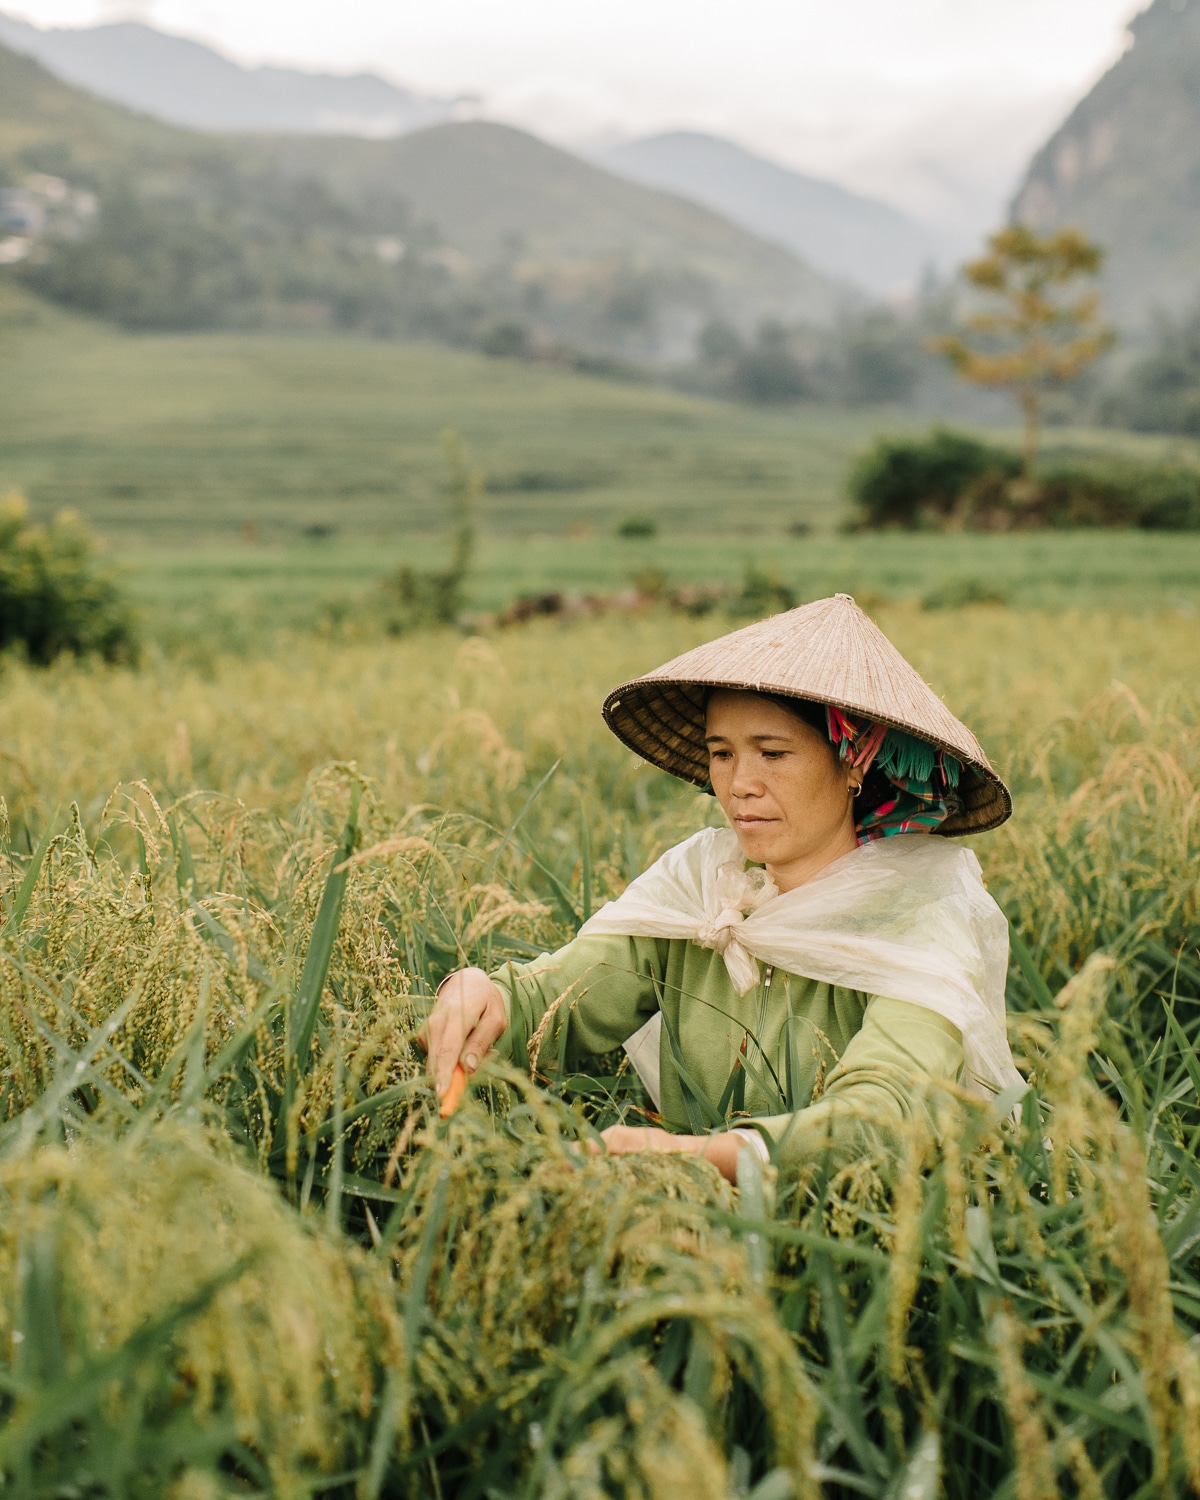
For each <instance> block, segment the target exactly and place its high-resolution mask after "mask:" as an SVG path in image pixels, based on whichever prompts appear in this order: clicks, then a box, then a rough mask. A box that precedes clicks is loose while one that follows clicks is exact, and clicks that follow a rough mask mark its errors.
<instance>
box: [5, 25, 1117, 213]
mask: <svg viewBox="0 0 1200 1500" xmlns="http://www.w3.org/2000/svg"><path fill="white" fill-rule="evenodd" d="M0 8H3V9H4V10H6V11H8V12H9V13H10V14H14V15H20V16H22V17H23V18H24V19H27V20H30V21H33V22H35V23H36V24H38V25H42V26H46V25H87V24H94V23H95V22H97V21H101V20H113V19H119V18H128V17H137V18H139V19H142V20H146V21H149V22H151V23H152V24H154V25H156V26H158V27H160V28H162V29H163V30H167V31H174V32H178V33H180V34H183V35H188V36H193V37H196V38H197V39H200V40H204V41H207V42H210V43H213V44H215V45H217V46H219V47H221V48H222V50H224V51H226V52H227V53H229V54H230V55H232V56H234V57H236V58H238V59H239V60H240V61H243V62H247V63H254V62H263V61H269V62H278V63H286V64H291V65H294V66H300V67H306V68H321V69H333V70H338V71H343V70H352V69H360V68H362V69H368V70H371V71H375V72H380V73H383V74H385V75H386V76H389V77H391V78H394V79H396V80H398V81H400V82H403V83H406V84H409V85H412V86H415V87H417V88H419V89H421V90H425V91H434V92H439V93H447V92H448V93H455V94H457V93H460V92H468V93H474V94H478V95H480V96H481V98H482V101H483V108H484V110H485V112H486V113H488V114H489V115H492V116H495V117H499V118H503V119H508V120H511V121H513V122H514V123H518V124H524V125H527V126H529V127H531V128H533V129H536V130H538V131H540V132H541V133H543V134H546V135H549V136H551V137H552V138H555V139H558V140H561V141H564V142H569V143H572V144H580V143H586V142H589V141H599V140H603V139H611V138H616V137H621V136H630V135H636V134H645V133H648V132H650V131H656V130H663V129H670V128H676V127H692V128H699V129H706V130H711V131H714V132H716V133H719V134H724V135H729V136H732V137H734V138H735V139H738V140H740V141H742V142H743V143H744V144H747V145H749V146H752V147H757V148H758V149H760V150H764V151H767V152H769V153H770V154H771V155H773V156H775V157H777V158H778V159H781V160H783V161H785V162H787V163H789V164H790V165H792V166H796V167H799V168H802V169H805V170H808V171H812V172H816V173H819V174H821V175H824V176H829V177H833V178H835V179H837V180H840V181H842V182H845V183H847V184H848V185H851V186H857V187H860V188H862V189H864V190H866V191H870V192H875V193H879V194H881V195H882V196H884V197H887V198H890V199H892V200H893V201H896V202H898V203H900V204H902V205H903V206H906V207H908V208H910V209H911V210H913V211H914V212H919V213H920V214H921V215H922V216H923V217H925V218H927V219H935V220H936V219H937V218H939V217H943V218H946V219H947V222H949V220H950V219H952V218H963V217H964V216H965V218H967V219H970V218H973V217H976V218H979V219H980V220H981V222H987V221H988V220H989V219H990V218H991V217H992V216H993V215H994V213H995V211H996V209H997V207H998V204H999V201H1000V200H1002V198H1003V197H1004V195H1005V194H1007V193H1008V192H1009V191H1011V188H1012V186H1013V184H1014V178H1015V176H1016V175H1017V174H1018V173H1019V171H1020V168H1021V166H1022V165H1023V163H1024V161H1025V160H1026V159H1027V158H1028V154H1029V152H1030V151H1031V150H1032V149H1033V148H1034V147H1035V146H1036V145H1037V144H1039V143H1040V141H1041V140H1042V139H1043V138H1044V137H1045V135H1046V134H1047V132H1048V131H1049V130H1050V129H1051V128H1052V127H1053V125H1054V124H1055V123H1057V121H1058V119H1060V118H1061V116H1062V115H1063V113H1065V111H1066V109H1067V108H1068V107H1069V106H1070V104H1071V103H1072V102H1073V101H1074V100H1075V99H1076V98H1078V97H1079V96H1080V95H1081V94H1082V93H1083V92H1084V91H1085V90H1086V89H1087V87H1088V86H1089V85H1090V84H1091V83H1092V82H1093V80H1094V79H1095V78H1097V77H1098V76H1099V75H1100V73H1101V72H1103V71H1104V69H1105V68H1106V67H1108V66H1109V65H1110V64H1111V63H1112V62H1113V61H1114V60H1115V58H1116V57H1118V56H1119V55H1120V51H1121V48H1122V45H1123V35H1124V24H1125V22H1126V21H1127V20H1128V19H1129V17H1130V16H1131V15H1133V14H1135V13H1136V12H1137V11H1138V10H1139V9H1141V8H1142V6H1141V3H1139V0H603V3H602V4H597V3H596V0H589V3H588V4H583V3H581V0H338V3H337V4H330V3H329V0H142V3H133V4H129V3H120V0H117V3H106V0H0Z"/></svg>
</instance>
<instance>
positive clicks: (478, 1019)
mask: <svg viewBox="0 0 1200 1500" xmlns="http://www.w3.org/2000/svg"><path fill="white" fill-rule="evenodd" d="M507 1025H508V1016H507V1014H506V1013H505V1009H504V995H503V992H502V991H501V989H500V987H499V985H495V984H493V983H492V981H491V980H490V979H489V978H488V977H487V975H486V974H485V973H484V972H483V970H482V969H459V971H458V972H457V973H456V974H451V975H450V976H449V977H448V978H446V979H444V980H443V981H442V983H441V985H440V987H439V988H438V994H437V1000H436V1001H435V1002H434V1006H433V1009H432V1010H431V1011H430V1012H429V1019H428V1020H427V1021H426V1023H425V1033H424V1036H423V1037H422V1041H423V1043H424V1045H425V1049H426V1051H427V1052H428V1053H429V1071H430V1072H431V1073H432V1074H433V1079H434V1084H435V1086H436V1088H437V1095H438V1098H439V1099H440V1098H441V1097H442V1096H443V1095H444V1094H445V1092H446V1090H447V1089H448V1088H449V1087H450V1079H451V1076H452V1075H453V1073H454V1065H455V1063H457V1062H461V1063H462V1065H463V1068H464V1069H465V1070H466V1072H467V1073H474V1071H475V1070H476V1068H478V1066H479V1064H480V1063H481V1062H482V1061H483V1059H484V1057H486V1056H487V1054H488V1053H489V1052H490V1051H491V1050H492V1047H493V1046H494V1045H495V1043H496V1041H497V1040H498V1039H499V1038H500V1037H501V1036H503V1034H504V1029H505V1027H506V1026H507Z"/></svg>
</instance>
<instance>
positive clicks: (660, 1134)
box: [600, 1125, 742, 1182]
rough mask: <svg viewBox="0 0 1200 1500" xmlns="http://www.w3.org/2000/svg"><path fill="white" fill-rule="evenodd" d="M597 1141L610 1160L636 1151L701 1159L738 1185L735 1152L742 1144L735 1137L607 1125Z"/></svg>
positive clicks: (646, 1127)
mask: <svg viewBox="0 0 1200 1500" xmlns="http://www.w3.org/2000/svg"><path fill="white" fill-rule="evenodd" d="M600 1139H601V1140H602V1141H603V1142H604V1144H605V1145H606V1146H607V1147H608V1151H609V1155H610V1156H629V1155H631V1154H632V1153H634V1152H636V1151H670V1152H675V1153H677V1154H679V1153H682V1154H684V1155H687V1156H702V1157H703V1158H704V1160H705V1161H707V1162H711V1163H712V1165H713V1166H714V1167H716V1169H717V1171H718V1172H720V1174H721V1176H722V1177H725V1178H727V1179H728V1180H729V1181H730V1182H736V1181H737V1159H738V1150H739V1149H740V1147H741V1145H742V1142H741V1140H740V1139H739V1138H738V1137H737V1136H736V1135H732V1134H728V1133H726V1134H723V1135H672V1134H671V1133H670V1131H669V1130H656V1129H654V1128H653V1127H652V1126H641V1125H610V1126H609V1127H608V1129H607V1130H604V1131H602V1132H601V1134H600Z"/></svg>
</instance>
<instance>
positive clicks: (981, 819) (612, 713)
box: [604, 677, 1012, 837]
mask: <svg viewBox="0 0 1200 1500" xmlns="http://www.w3.org/2000/svg"><path fill="white" fill-rule="evenodd" d="M714 688H731V689H733V690H734V691H736V692H761V693H771V694H774V695H775V696H777V697H784V698H797V699H801V700H803V701H805V702H808V703H821V704H831V705H832V706H833V707H834V708H840V709H842V710H843V711H844V712H845V713H850V714H857V715H861V716H863V717H865V718H868V719H872V720H874V721H875V722H876V723H880V724H887V725H888V726H889V728H892V729H902V730H904V732H905V733H906V734H911V735H914V736H915V737H916V738H917V739H920V740H924V741H925V742H926V744H930V745H933V746H935V747H936V748H937V749H939V750H944V751H945V752H946V753H947V754H948V755H953V756H954V757H955V758H956V759H957V760H958V761H959V762H960V763H961V764H962V768H963V769H962V776H961V778H960V780H959V784H958V795H959V799H960V803H961V806H960V807H959V809H958V811H957V812H955V813H953V814H952V815H951V816H950V817H948V818H947V819H946V820H945V822H943V823H942V824H941V825H940V826H939V827H938V828H937V829H935V830H934V831H935V832H936V833H939V834H943V835H946V836H948V837H955V836H961V835H964V834H971V833H987V832H988V831H989V830H991V829H993V828H999V826H1000V824H1001V823H1004V822H1006V821H1007V820H1008V819H1009V818H1010V817H1011V816H1012V797H1011V795H1010V794H1009V790H1008V788H1007V787H1006V786H1005V785H1004V783H1003V782H1002V781H1001V780H1000V778H999V776H997V775H996V773H995V771H993V770H992V768H991V766H989V765H985V764H983V763H981V762H979V761H976V760H973V759H970V758H965V757H964V755H963V751H962V747H961V746H955V745H952V744H949V743H947V742H946V741H944V740H939V739H937V738H935V737H934V736H933V735H931V734H930V733H929V731H928V730H927V729H923V728H921V727H920V726H919V725H916V724H908V723H903V722H902V721H900V720H899V719H894V718H889V717H887V716H886V715H883V714H880V713H879V712H878V711H875V710H872V709H869V708H867V707H866V706H865V705H863V704H861V703H854V702H851V701H849V700H839V699H836V698H833V699H831V698H816V697H809V696H808V695H807V694H805V693H798V692H796V690H795V689H794V688H789V687H787V686H785V685H779V686H776V685H775V684H773V683H770V682H758V683H756V684H755V685H754V686H753V687H749V686H748V685H747V684H746V683H745V682H720V681H714V680H712V679H711V678H705V679H703V680H698V679H695V678H692V679H688V678H662V677H654V678H651V679H647V678H644V677H643V678H638V679H636V680H635V681H633V682H627V683H625V684H624V685H623V686H621V687H618V688H614V689H613V691H612V692H611V693H609V695H608V697H607V698H606V699H605V700H604V720H605V723H607V725H608V727H609V728H610V729H611V730H612V732H613V733H614V734H615V735H616V737H617V738H618V739H619V740H620V741H621V742H622V744H624V745H627V746H628V747H629V749H630V750H632V751H633V752H634V754H635V755H640V756H641V758H642V759H643V760H646V761H649V762H650V764H651V765H653V766H657V767H658V768H659V769H660V770H663V771H667V772H669V773H670V774H671V775H672V776H678V777H679V778H680V780H681V781H688V782H691V784H692V785H693V786H698V787H704V788H707V787H708V785H709V766H708V749H707V746H706V745H705V743H704V728H705V724H704V704H705V700H706V698H707V697H708V694H709V693H711V692H712V691H713V689H714Z"/></svg>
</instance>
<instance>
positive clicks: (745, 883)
mask: <svg viewBox="0 0 1200 1500" xmlns="http://www.w3.org/2000/svg"><path fill="white" fill-rule="evenodd" d="M600 934H605V935H609V934H613V935H615V934H621V935H623V936H627V937H654V938H685V939H687V940H689V941H691V942H693V943H698V944H699V945H700V946H701V947H702V948H711V949H715V950H716V951H717V952H718V953H721V954H722V955H723V956H724V958H725V964H726V967H727V968H728V970H729V977H730V978H731V979H732V980H733V983H734V986H735V988H736V989H737V991H738V993H739V994H743V995H744V994H746V993H747V992H748V991H749V990H750V989H752V988H753V987H754V985H755V984H757V983H758V977H759V967H758V965H759V961H761V962H762V963H766V964H774V965H775V966H776V967H777V968H780V969H782V970H784V971H785V972H786V973H789V974H798V975H801V976H803V977H804V978H807V979H816V980H820V981H822V982H824V983H826V984H836V985H841V986H843V987H845V988H846V989H852V990H862V991H864V992H865V993H867V994H869V995H884V996H886V997H887V998H888V999H890V1000H907V1001H909V1002H910V1003H911V1004H913V1005H921V1006H924V1007H925V1009H926V1010H932V1011H935V1012H936V1013H937V1014H938V1015H939V1016H944V1017H945V1018H946V1019H947V1020H948V1021H952V1022H953V1023H954V1025H955V1026H957V1027H958V1029H959V1031H960V1032H961V1033H962V1039H963V1052H964V1055H965V1060H966V1065H967V1070H968V1072H969V1074H970V1075H972V1077H973V1079H974V1080H975V1081H976V1082H978V1083H980V1084H983V1085H985V1086H986V1089H987V1091H988V1092H991V1091H992V1090H994V1091H996V1092H1002V1091H1003V1090H1004V1089H1007V1088H1008V1087H1009V1086H1010V1085H1013V1084H1018V1085H1020V1084H1022V1083H1023V1080H1022V1078H1021V1075H1020V1074H1019V1073H1018V1072H1017V1070H1016V1067H1015V1066H1014V1064H1013V1058H1012V1052H1011V1051H1010V1049H1009V1045H1008V1036H1007V1033H1006V1030H1005V1011H1004V986H1005V978H1006V975H1007V973H1008V923H1007V922H1006V920H1005V917H1004V913H1003V912H1002V911H1001V910H1000V908H999V907H998V906H997V905H996V903H995V901H993V900H992V898H991V896H989V895H988V893H987V891H986V889H985V888H984V884H983V876H982V873H981V871H980V868H979V861H978V860H977V859H976V857H975V855H974V854H973V853H972V852H971V850H969V849H964V848H963V847H962V846H961V845H959V844H953V843H951V842H950V841H949V840H948V839H942V838H934V837H931V836H930V835H929V834H927V833H902V834H897V835H895V836H894V837H892V838H886V839H876V840H873V841H872V842H871V843H868V844H862V845H860V846H859V847H858V848H857V849H855V850H853V851H852V852H851V853H850V854H846V855H843V857H842V858H841V859H838V860H835V861H834V862H833V864H831V865H828V866H827V867H826V868H825V869H824V870H822V871H821V873H820V874H819V875H817V876H815V877H814V878H813V879H812V880H810V881H808V882H806V884H804V885H802V886H798V887H797V888H796V889H795V890H793V891H787V892H785V893H783V894H782V895H781V894H780V893H779V891H778V890H777V889H776V887H775V885H774V884H773V883H772V881H771V880H770V879H769V877H768V876H767V875H766V874H765V872H764V871H762V870H758V869H750V870H747V869H746V862H745V859H744V857H743V855H742V853H741V850H740V848H739V846H738V841H737V835H736V834H735V833H734V832H733V831H732V830H731V829H713V828H706V829H704V830H703V831H702V832H700V833H697V834H695V835H694V836H693V837H692V838H690V839H687V840H685V841H684V842H683V843H682V844H677V845H676V846H675V848H673V849H668V850H667V852H666V853H665V854H664V855H663V856H662V858H661V859H659V860H658V861H656V862H655V863H654V864H653V865H651V867H650V868H649V869H648V870H647V871H646V873H645V874H644V875H639V876H638V878H637V879H636V880H635V881H633V883H632V884H631V885H630V886H629V888H628V889H627V890H626V892H625V894H624V895H623V896H621V897H619V898H618V899H617V900H616V901H611V902H609V904H608V905H607V906H604V907H602V908H601V909H600V910H599V911H598V912H597V913H596V914H595V916H593V917H592V918H591V919H590V920H589V921H587V922H585V923H584V925H583V927H582V928H581V929H580V936H581V937H590V936H593V935H600ZM660 1028H661V1017H660V1016H659V1015H655V1016H654V1018H653V1019H652V1020H651V1021H650V1022H649V1023H648V1025H647V1026H645V1027H643V1028H642V1029H641V1031H639V1032H638V1033H637V1034H636V1035H635V1036H633V1037H630V1039H629V1041H628V1042H627V1043H626V1044H625V1045H626V1050H627V1051H628V1052H629V1055H630V1058H631V1060H632V1061H633V1063H634V1066H635V1067H636V1068H637V1070H638V1072H639V1073H641V1074H642V1076H643V1078H644V1079H645V1081H646V1083H647V1085H648V1086H650V1088H651V1093H652V1094H653V1095H654V1096H655V1097H656V1098H657V1095H658V1088H657V1085H658V1077H657V1075H658V1040H659V1031H660ZM643 1067H645V1069H646V1071H643ZM648 1074H649V1075H650V1076H647V1075H648ZM651 1085H652V1086H651Z"/></svg>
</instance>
